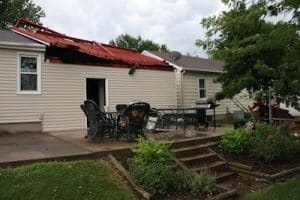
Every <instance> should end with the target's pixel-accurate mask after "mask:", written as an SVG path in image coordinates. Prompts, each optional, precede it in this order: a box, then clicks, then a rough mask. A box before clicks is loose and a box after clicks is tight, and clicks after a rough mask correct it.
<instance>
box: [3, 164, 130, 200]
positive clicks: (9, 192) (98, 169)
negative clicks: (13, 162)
mask: <svg viewBox="0 0 300 200" xmlns="http://www.w3.org/2000/svg"><path fill="white" fill-rule="evenodd" d="M0 199H22V200H27V199H45V200H46V199H60V200H62V199H68V200H69V199H78V200H79V199H80V200H81V199H107V200H110V199H112V200H113V199H118V200H119V199H124V200H125V199H134V196H133V194H132V193H131V192H130V191H128V190H127V189H126V188H125V187H124V185H122V183H121V182H120V180H119V179H118V178H116V177H115V176H114V175H113V173H112V171H111V170H110V169H109V168H107V167H106V166H105V165H103V164H102V163H101V162H99V161H79V162H51V163H41V164H33V165H28V166H22V167H18V168H14V169H0Z"/></svg>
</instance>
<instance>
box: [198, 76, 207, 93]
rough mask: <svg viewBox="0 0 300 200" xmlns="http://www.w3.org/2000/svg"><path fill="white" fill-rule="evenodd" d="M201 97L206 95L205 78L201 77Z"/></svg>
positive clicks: (199, 82)
mask: <svg viewBox="0 0 300 200" xmlns="http://www.w3.org/2000/svg"><path fill="white" fill-rule="evenodd" d="M198 84H199V98H204V97H206V89H205V79H201V78H199V81H198Z"/></svg>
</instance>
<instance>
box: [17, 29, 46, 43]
mask: <svg viewBox="0 0 300 200" xmlns="http://www.w3.org/2000/svg"><path fill="white" fill-rule="evenodd" d="M12 31H13V32H15V33H17V34H20V35H22V36H24V37H27V38H30V39H32V40H34V41H37V42H40V43H42V44H44V45H47V46H50V44H49V43H47V42H44V41H42V40H39V39H36V38H34V37H31V36H29V35H27V34H25V33H21V32H19V31H17V30H14V29H12Z"/></svg>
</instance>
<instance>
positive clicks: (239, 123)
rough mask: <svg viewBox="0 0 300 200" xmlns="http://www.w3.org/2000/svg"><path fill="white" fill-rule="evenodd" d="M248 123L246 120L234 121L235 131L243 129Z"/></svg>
mask: <svg viewBox="0 0 300 200" xmlns="http://www.w3.org/2000/svg"><path fill="white" fill-rule="evenodd" d="M246 123H247V120H246V119H238V120H237V119H236V120H234V121H233V127H234V129H238V128H243V127H244V126H245V125H246Z"/></svg>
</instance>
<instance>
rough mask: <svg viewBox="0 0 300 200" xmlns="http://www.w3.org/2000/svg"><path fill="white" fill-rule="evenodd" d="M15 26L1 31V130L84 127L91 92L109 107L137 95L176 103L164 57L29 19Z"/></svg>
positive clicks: (157, 104)
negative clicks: (63, 31)
mask: <svg viewBox="0 0 300 200" xmlns="http://www.w3.org/2000/svg"><path fill="white" fill-rule="evenodd" d="M12 31H13V32H12ZM12 31H4V30H1V31H0V129H2V130H3V129H4V130H8V131H12V132H16V131H27V130H35V131H44V132H49V131H62V130H71V129H84V128H86V119H85V116H84V114H83V112H82V111H81V109H80V104H82V103H83V101H84V100H85V99H87V98H88V99H93V100H95V101H96V102H97V103H98V104H99V105H100V107H104V108H105V109H106V110H107V111H114V110H115V105H116V104H120V103H129V102H130V101H133V100H144V101H147V102H149V103H150V104H151V106H153V107H167V106H169V105H177V99H176V95H175V76H174V70H173V68H172V66H170V65H168V64H167V63H166V62H164V61H160V60H157V59H153V58H150V57H148V56H145V55H142V54H139V53H138V52H136V51H133V50H129V49H124V48H118V47H115V46H111V45H105V44H101V43H97V42H94V41H88V40H81V39H77V38H72V37H69V36H66V35H63V34H60V33H57V32H55V31H53V30H50V29H48V28H45V27H42V26H39V25H36V24H33V23H31V22H28V21H26V20H20V21H18V22H17V24H16V25H15V26H14V27H13V29H12Z"/></svg>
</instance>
